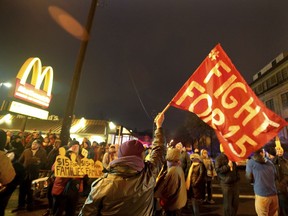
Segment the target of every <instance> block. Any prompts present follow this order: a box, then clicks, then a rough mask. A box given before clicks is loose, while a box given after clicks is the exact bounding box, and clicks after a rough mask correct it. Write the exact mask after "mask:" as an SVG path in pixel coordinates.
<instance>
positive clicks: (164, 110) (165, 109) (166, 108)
mask: <svg viewBox="0 0 288 216" xmlns="http://www.w3.org/2000/svg"><path fill="white" fill-rule="evenodd" d="M169 107H170V102H169V103H168V104H167V106H166V107H165V108H164V109H163V110H162V112H161V114H164V113H165V112H166V111H167V110H168V108H169Z"/></svg>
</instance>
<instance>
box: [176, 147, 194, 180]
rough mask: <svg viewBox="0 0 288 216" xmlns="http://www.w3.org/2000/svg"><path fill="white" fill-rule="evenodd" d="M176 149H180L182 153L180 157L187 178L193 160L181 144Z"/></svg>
mask: <svg viewBox="0 0 288 216" xmlns="http://www.w3.org/2000/svg"><path fill="white" fill-rule="evenodd" d="M175 148H177V149H179V150H180V152H181V156H180V161H181V167H182V169H183V171H184V175H185V178H186V177H187V175H188V170H189V167H190V165H191V160H190V158H189V154H188V153H187V151H186V149H185V147H183V144H182V143H181V142H179V143H177V144H176V145H175Z"/></svg>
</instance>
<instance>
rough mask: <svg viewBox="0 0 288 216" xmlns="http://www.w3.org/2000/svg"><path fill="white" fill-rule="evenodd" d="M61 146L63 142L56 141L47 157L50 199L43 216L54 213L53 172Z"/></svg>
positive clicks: (48, 193)
mask: <svg viewBox="0 0 288 216" xmlns="http://www.w3.org/2000/svg"><path fill="white" fill-rule="evenodd" d="M60 146H61V140H60V139H56V140H55V142H54V144H53V149H52V150H51V151H50V152H49V154H48V156H47V163H46V169H47V170H50V171H51V173H50V175H49V181H48V187H47V198H48V209H47V210H46V212H45V213H44V214H43V215H42V216H49V215H50V214H51V213H52V207H53V197H52V188H53V184H54V179H55V177H54V173H53V172H52V167H53V164H54V163H55V160H56V157H57V156H58V155H59V148H60Z"/></svg>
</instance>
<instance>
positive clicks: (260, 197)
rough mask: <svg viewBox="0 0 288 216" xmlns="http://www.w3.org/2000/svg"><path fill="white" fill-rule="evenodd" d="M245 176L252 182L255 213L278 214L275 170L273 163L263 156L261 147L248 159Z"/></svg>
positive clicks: (270, 215)
mask: <svg viewBox="0 0 288 216" xmlns="http://www.w3.org/2000/svg"><path fill="white" fill-rule="evenodd" d="M246 177H247V178H248V179H249V181H250V182H251V183H253V188H254V193H255V210H256V213H257V215H269V216H276V215H278V197H277V189H276V184H275V180H276V170H275V167H274V165H273V163H272V162H271V161H270V160H267V159H266V158H265V152H264V150H263V149H259V150H258V151H256V152H254V155H253V156H252V158H251V159H250V160H249V161H248V163H247V165H246Z"/></svg>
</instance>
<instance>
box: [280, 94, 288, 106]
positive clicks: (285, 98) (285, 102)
mask: <svg viewBox="0 0 288 216" xmlns="http://www.w3.org/2000/svg"><path fill="white" fill-rule="evenodd" d="M281 101H282V106H283V108H287V107H288V92H286V93H284V94H282V95H281Z"/></svg>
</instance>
